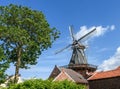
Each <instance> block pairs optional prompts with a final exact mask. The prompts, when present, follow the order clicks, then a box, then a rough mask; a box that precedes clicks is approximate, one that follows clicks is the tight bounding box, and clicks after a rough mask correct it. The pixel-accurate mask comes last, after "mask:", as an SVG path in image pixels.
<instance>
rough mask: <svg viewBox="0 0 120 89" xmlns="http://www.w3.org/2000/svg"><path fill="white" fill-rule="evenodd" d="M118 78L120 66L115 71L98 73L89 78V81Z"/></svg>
mask: <svg viewBox="0 0 120 89" xmlns="http://www.w3.org/2000/svg"><path fill="white" fill-rule="evenodd" d="M118 76H120V66H119V67H118V68H116V69H115V70H110V71H104V72H96V73H95V74H94V75H93V76H91V77H90V78H88V80H97V79H105V78H112V77H118Z"/></svg>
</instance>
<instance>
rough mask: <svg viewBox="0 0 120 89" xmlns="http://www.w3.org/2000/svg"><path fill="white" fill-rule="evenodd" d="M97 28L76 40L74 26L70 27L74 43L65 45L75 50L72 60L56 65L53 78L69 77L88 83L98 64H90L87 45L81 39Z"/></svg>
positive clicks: (77, 81) (55, 79) (59, 79)
mask: <svg viewBox="0 0 120 89" xmlns="http://www.w3.org/2000/svg"><path fill="white" fill-rule="evenodd" d="M95 30H96V29H93V30H92V31H90V32H89V33H87V34H85V35H84V36H82V37H81V38H80V39H78V40H76V39H75V37H74V35H73V32H72V27H70V33H71V37H72V40H73V43H72V44H70V45H68V46H67V47H65V49H66V48H68V47H71V48H72V50H73V52H72V56H71V59H70V62H69V64H68V65H67V66H60V67H58V66H56V65H55V67H54V69H53V71H52V73H51V74H50V76H49V78H52V79H53V81H61V80H65V79H67V80H70V81H73V82H75V83H78V84H85V85H88V81H87V79H88V78H89V77H90V76H91V75H92V73H93V72H94V71H96V69H97V66H95V65H91V64H88V62H87V59H86V57H85V53H84V49H85V46H84V45H83V44H81V42H80V41H81V40H82V39H84V38H85V37H86V36H88V35H89V34H91V33H92V32H94V31H95ZM63 50H64V49H62V50H60V51H58V52H57V53H59V52H61V51H63Z"/></svg>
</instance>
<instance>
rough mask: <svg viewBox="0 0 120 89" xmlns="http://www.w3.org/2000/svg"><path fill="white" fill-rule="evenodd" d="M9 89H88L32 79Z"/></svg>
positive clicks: (68, 83)
mask: <svg viewBox="0 0 120 89" xmlns="http://www.w3.org/2000/svg"><path fill="white" fill-rule="evenodd" d="M7 89H86V88H85V86H84V85H78V84H75V83H74V82H70V81H67V80H65V81H57V82H53V81H52V80H41V79H31V80H27V81H25V82H23V83H20V84H15V85H11V86H9V87H8V88H7Z"/></svg>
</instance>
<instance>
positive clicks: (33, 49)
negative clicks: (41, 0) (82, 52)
mask: <svg viewBox="0 0 120 89" xmlns="http://www.w3.org/2000/svg"><path fill="white" fill-rule="evenodd" d="M58 37H59V31H58V30H57V29H56V28H51V27H50V25H49V24H48V22H47V20H46V18H45V16H44V14H43V13H42V12H41V11H36V10H32V9H30V8H28V7H23V6H18V5H13V4H10V5H9V6H0V41H1V42H0V43H1V45H2V47H3V49H4V53H5V55H6V57H7V60H9V61H10V62H11V63H14V64H15V67H16V68H15V82H17V76H18V75H19V69H20V68H28V67H29V65H35V64H36V63H37V60H36V59H37V58H38V57H39V55H40V54H41V53H42V51H44V50H46V49H48V48H49V47H51V45H52V43H53V42H54V41H55V40H56V38H58Z"/></svg>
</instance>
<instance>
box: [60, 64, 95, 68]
mask: <svg viewBox="0 0 120 89" xmlns="http://www.w3.org/2000/svg"><path fill="white" fill-rule="evenodd" d="M61 67H62V68H77V67H79V68H84V67H85V68H94V69H97V66H95V65H92V64H75V65H74V64H70V65H64V66H61Z"/></svg>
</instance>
